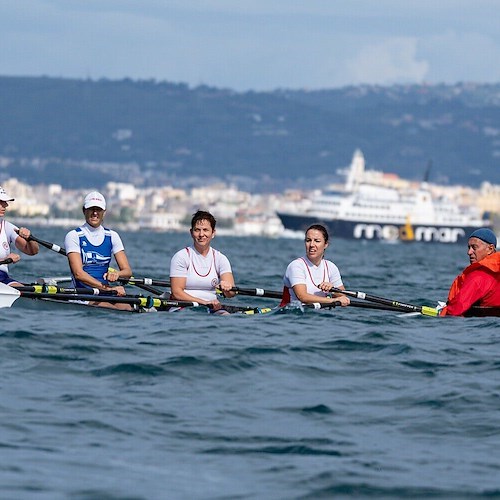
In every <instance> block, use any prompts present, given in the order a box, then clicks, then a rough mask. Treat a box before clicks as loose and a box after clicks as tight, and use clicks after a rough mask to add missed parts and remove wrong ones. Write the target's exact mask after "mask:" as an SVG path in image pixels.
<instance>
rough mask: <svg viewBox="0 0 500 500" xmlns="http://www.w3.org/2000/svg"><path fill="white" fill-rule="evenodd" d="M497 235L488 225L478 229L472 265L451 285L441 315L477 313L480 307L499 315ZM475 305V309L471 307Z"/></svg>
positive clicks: (471, 252) (471, 244)
mask: <svg viewBox="0 0 500 500" xmlns="http://www.w3.org/2000/svg"><path fill="white" fill-rule="evenodd" d="M496 246H497V238H496V236H495V233H493V231H491V229H488V228H481V229H477V230H476V231H474V232H473V233H472V234H471V235H470V237H469V241H468V251H467V254H468V256H469V260H470V265H469V266H468V267H466V268H465V269H464V271H463V272H462V274H460V276H458V277H457V278H456V279H455V281H454V282H453V284H452V285H451V288H450V292H449V294H448V301H447V305H446V307H445V308H444V309H443V310H442V312H441V315H443V316H444V315H449V316H469V315H470V316H474V315H476V314H475V312H474V311H475V310H476V309H477V308H482V311H483V312H482V313H479V314H477V315H489V314H485V313H484V311H488V310H490V311H491V315H498V312H499V311H500V253H498V252H496ZM473 306H474V308H473V309H471V308H472V307H473Z"/></svg>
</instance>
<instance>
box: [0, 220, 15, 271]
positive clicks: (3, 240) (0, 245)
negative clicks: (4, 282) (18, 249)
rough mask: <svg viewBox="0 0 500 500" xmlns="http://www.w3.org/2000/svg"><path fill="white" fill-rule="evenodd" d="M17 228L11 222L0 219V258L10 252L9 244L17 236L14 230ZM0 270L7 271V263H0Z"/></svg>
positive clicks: (3, 257) (2, 258)
mask: <svg viewBox="0 0 500 500" xmlns="http://www.w3.org/2000/svg"><path fill="white" fill-rule="evenodd" d="M15 229H19V228H18V227H17V226H15V225H14V224H12V222H9V221H6V220H4V219H0V260H4V259H5V258H7V255H9V254H10V245H11V243H14V242H15V241H16V238H17V237H18V236H19V235H18V234H17V233H16V232H15V231H14V230H15ZM0 271H4V272H5V273H8V272H9V266H8V265H7V264H2V265H0Z"/></svg>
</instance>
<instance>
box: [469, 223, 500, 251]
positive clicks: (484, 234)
mask: <svg viewBox="0 0 500 500" xmlns="http://www.w3.org/2000/svg"><path fill="white" fill-rule="evenodd" d="M469 238H479V239H480V240H482V241H484V242H485V243H489V244H490V245H495V247H496V246H497V237H496V236H495V233H494V232H493V231H492V230H491V229H488V228H487V227H482V228H481V229H476V230H475V231H473V232H472V233H471V235H470V236H469Z"/></svg>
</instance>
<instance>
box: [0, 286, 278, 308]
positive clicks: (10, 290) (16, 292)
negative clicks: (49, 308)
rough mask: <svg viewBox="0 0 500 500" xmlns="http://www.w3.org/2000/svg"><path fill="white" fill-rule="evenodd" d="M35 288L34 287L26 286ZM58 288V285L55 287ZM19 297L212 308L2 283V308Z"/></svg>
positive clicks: (165, 306)
mask: <svg viewBox="0 0 500 500" xmlns="http://www.w3.org/2000/svg"><path fill="white" fill-rule="evenodd" d="M24 288H34V287H24ZM55 288H57V287H55ZM19 297H24V298H29V299H52V300H58V301H61V302H63V301H75V300H76V301H90V302H99V301H100V302H110V303H112V304H130V305H137V306H139V307H144V308H150V307H154V308H156V310H158V311H165V310H168V309H171V308H173V307H181V308H182V307H207V308H208V309H212V306H211V305H204V304H199V303H198V302H190V301H185V300H170V299H162V298H159V297H151V296H148V297H142V296H121V297H119V296H116V295H105V296H101V297H100V298H97V297H96V296H95V295H93V294H91V293H64V292H53V291H52V292H38V291H25V290H24V289H23V287H21V288H14V287H11V286H8V285H5V284H4V283H0V308H1V307H11V305H12V304H13V303H14V301H16V300H17V299H18V298H19ZM221 309H223V310H225V311H227V312H230V313H243V314H263V313H267V312H270V311H271V309H269V308H259V307H242V306H231V305H222V307H221Z"/></svg>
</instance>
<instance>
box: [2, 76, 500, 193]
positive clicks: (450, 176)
mask: <svg viewBox="0 0 500 500" xmlns="http://www.w3.org/2000/svg"><path fill="white" fill-rule="evenodd" d="M357 148H359V149H361V150H362V151H363V153H364V155H365V158H366V163H367V168H372V169H377V170H383V171H387V172H394V173H397V174H399V175H400V176H402V177H407V178H414V179H421V178H423V176H424V174H425V171H426V170H427V167H428V165H429V164H430V163H429V162H432V169H431V171H430V180H431V181H434V182H439V183H448V184H468V185H472V186H477V185H479V184H480V183H481V182H482V181H485V180H487V181H490V182H492V183H497V184H498V183H500V84H494V85H485V84H481V85H480V84H456V85H438V86H422V85H420V86H418V85H411V86H392V87H377V86H362V87H346V88H341V89H331V90H322V91H307V90H277V91H274V92H245V93H238V92H234V91H231V90H228V89H218V88H211V87H207V86H199V87H196V88H189V87H188V86H187V85H184V84H177V83H168V82H156V81H153V80H151V81H132V80H128V79H126V80H120V81H110V80H99V81H93V80H69V79H59V78H44V77H39V78H35V77H33V78H28V77H7V76H4V77H0V156H1V157H2V159H1V162H0V166H1V168H0V180H1V179H2V178H5V177H9V176H11V177H17V178H19V179H21V180H24V181H27V182H30V183H33V184H35V183H40V182H45V183H49V182H57V183H60V184H63V186H65V187H86V186H99V185H102V184H104V183H105V182H107V181H109V180H120V181H126V182H134V183H135V184H137V185H152V184H153V185H154V184H156V185H158V184H163V183H173V184H177V185H183V184H186V183H202V182H208V181H209V180H212V179H214V178H220V179H225V180H227V179H229V180H232V181H234V182H237V183H238V184H239V185H240V186H241V187H247V188H248V190H269V189H276V188H284V187H286V186H292V185H297V184H299V183H300V184H302V185H304V186H305V185H314V183H319V182H320V181H321V179H326V178H329V177H330V176H334V175H335V172H336V170H337V169H338V168H341V167H344V166H346V165H348V164H349V163H350V160H351V157H352V154H353V152H354V150H355V149H357Z"/></svg>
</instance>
